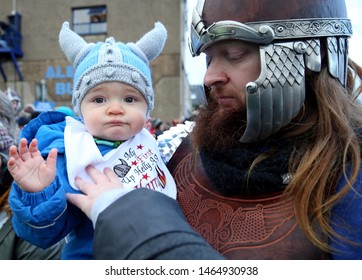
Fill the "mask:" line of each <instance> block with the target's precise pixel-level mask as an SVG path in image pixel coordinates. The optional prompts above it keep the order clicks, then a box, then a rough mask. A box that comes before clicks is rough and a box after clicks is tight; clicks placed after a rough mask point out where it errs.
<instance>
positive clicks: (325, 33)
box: [70, 0, 362, 259]
mask: <svg viewBox="0 0 362 280" xmlns="http://www.w3.org/2000/svg"><path fill="white" fill-rule="evenodd" d="M351 35H352V26H351V22H350V20H349V19H348V16H347V11H346V5H345V1H344V0H327V1H325V0H323V1H322V0H295V1H287V0H255V1H249V0H231V1H228V2H227V5H225V1H222V0H200V1H198V2H197V4H196V7H195V9H194V11H193V17H192V26H191V36H190V37H191V40H190V46H191V52H192V54H193V55H194V56H197V55H199V54H200V53H205V54H206V63H207V71H206V73H205V77H204V87H205V94H206V97H207V105H206V106H204V107H203V108H201V109H200V111H199V114H198V115H197V117H196V119H195V123H192V122H191V123H188V122H186V123H185V124H178V125H177V126H176V127H172V128H170V130H168V131H167V132H165V133H164V134H162V135H160V136H159V137H158V143H159V146H160V148H161V151H162V153H163V154H164V155H166V157H167V158H166V160H167V159H169V161H168V164H167V166H168V168H169V169H170V170H171V172H172V175H173V176H174V178H175V181H176V185H177V200H178V202H179V205H180V207H181V209H182V210H183V213H184V215H185V216H186V219H187V220H188V221H189V223H190V225H191V226H192V227H193V228H194V229H195V231H197V232H198V233H199V234H200V235H201V236H202V237H204V238H205V239H206V240H207V241H208V242H209V243H210V244H211V245H212V246H213V248H214V249H215V250H216V251H218V252H219V253H220V254H221V255H223V256H224V257H225V258H227V259H362V246H361V245H362V227H361V224H362V214H361V213H362V212H361V205H362V184H361V182H362V172H361V139H362V130H361V128H362V108H361V104H360V102H358V101H357V98H358V96H359V94H360V93H361V91H362V86H361V78H362V69H361V67H360V66H359V65H357V64H356V63H355V62H354V61H353V60H351V59H349V58H348V38H349V37H350V36H351ZM85 193H86V192H85ZM106 193H107V192H104V194H103V195H105V194H106ZM112 193H114V191H112ZM131 194H132V200H133V201H137V199H138V198H139V197H140V196H142V198H144V197H145V196H146V195H148V199H149V200H150V201H152V202H150V201H148V203H151V204H152V205H155V206H156V205H162V204H163V203H166V201H168V200H169V198H167V197H165V196H152V197H151V194H147V193H146V192H142V193H141V192H140V191H139V190H134V191H132V192H131V193H130V194H127V195H125V196H123V197H122V196H119V197H118V199H117V200H116V201H115V202H114V203H113V204H111V205H110V206H109V207H108V208H106V206H105V205H103V206H101V205H102V200H100V199H97V200H96V202H95V204H94V206H93V207H92V211H94V213H100V214H99V216H98V220H96V224H95V228H96V232H97V234H96V238H95V241H94V242H95V251H96V252H98V254H100V253H101V252H103V254H106V252H105V251H103V249H102V245H103V246H104V245H105V243H107V241H108V240H113V241H114V242H116V240H114V239H108V238H112V237H113V236H115V232H112V231H108V230H106V231H104V229H109V230H110V229H112V227H109V225H110V223H112V222H113V223H114V220H112V218H113V217H114V215H116V212H117V211H118V210H119V211H120V213H123V211H124V210H125V209H126V207H125V208H122V207H123V206H122V205H124V204H127V205H128V206H131V204H132V202H131V201H129V198H130V196H131ZM103 195H102V196H103ZM89 196H90V195H89V194H85V195H84V196H82V195H80V196H78V197H76V199H75V200H74V197H73V198H70V199H72V200H73V201H74V203H75V204H76V205H77V206H78V207H80V208H81V209H84V208H83V206H84V204H87V197H89ZM83 199H84V200H83ZM105 204H106V203H105ZM108 205H109V204H108ZM178 207H179V206H178V205H173V208H172V209H170V208H171V207H170V208H169V209H168V211H167V213H168V215H170V216H168V217H171V216H172V215H175V212H177V211H178ZM103 209H105V210H103ZM129 209H130V208H128V210H129ZM98 210H100V211H98ZM144 212H145V211H144V209H143V211H142V209H140V210H139V211H137V213H134V216H135V217H138V219H134V220H137V223H139V224H140V227H141V225H142V223H144V222H145V221H144V219H143V217H144V216H143V213H144ZM94 213H93V215H94V216H95V217H96V216H97V215H96V214H94ZM168 217H164V219H165V220H166V219H167V218H168ZM165 222H167V221H165ZM168 222H169V223H170V224H171V222H170V221H168ZM132 226H133V227H134V228H136V225H132ZM97 227H98V230H97ZM115 228H117V225H114V227H113V230H114V229H115ZM185 229H186V226H185ZM117 233H119V231H117ZM135 239H136V238H135ZM130 240H132V239H131V238H130ZM158 241H159V242H161V241H160V240H158ZM118 242H119V243H118V245H119V246H118V247H117V249H118V250H125V251H127V250H131V251H127V254H126V257H127V256H129V254H130V252H132V251H134V250H136V248H129V247H128V245H127V244H124V243H123V242H122V240H118ZM129 242H131V241H129ZM112 246H114V243H113V244H112ZM151 248H153V247H151Z"/></svg>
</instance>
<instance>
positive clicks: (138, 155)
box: [64, 117, 176, 199]
mask: <svg viewBox="0 0 362 280" xmlns="http://www.w3.org/2000/svg"><path fill="white" fill-rule="evenodd" d="M64 145H65V154H66V158H67V172H68V180H69V184H70V185H71V187H72V188H74V189H76V190H78V188H77V187H76V186H75V183H74V179H75V177H76V176H78V177H81V178H82V179H84V180H86V181H89V182H92V179H91V178H90V177H89V176H88V174H87V173H86V171H85V167H86V166H88V165H94V166H95V167H96V168H97V169H98V170H100V171H102V172H103V169H104V168H105V167H110V168H112V169H113V171H114V172H115V173H116V174H117V175H118V177H119V178H120V181H121V182H122V183H123V186H124V188H125V189H127V188H128V189H136V188H149V189H152V190H156V191H159V192H162V193H164V194H166V195H168V196H170V197H172V198H174V199H176V185H175V181H174V180H173V178H172V176H171V174H170V172H169V171H168V169H167V167H166V165H165V164H164V162H163V161H162V158H161V155H160V152H159V150H158V147H157V143H156V140H155V139H154V137H153V136H152V135H151V134H150V133H149V132H148V130H147V129H145V128H144V129H143V130H142V131H141V132H139V133H138V134H137V135H135V136H134V137H132V138H131V139H129V140H127V141H125V142H124V143H122V144H121V145H120V146H119V147H118V148H115V149H112V150H110V151H109V152H108V153H107V154H105V155H104V156H102V154H101V152H100V151H99V149H98V147H97V145H96V143H95V142H94V139H93V136H92V135H91V134H90V133H89V132H88V131H87V130H86V127H85V125H84V124H83V123H81V122H80V121H77V120H76V119H73V118H72V117H66V127H65V130H64Z"/></svg>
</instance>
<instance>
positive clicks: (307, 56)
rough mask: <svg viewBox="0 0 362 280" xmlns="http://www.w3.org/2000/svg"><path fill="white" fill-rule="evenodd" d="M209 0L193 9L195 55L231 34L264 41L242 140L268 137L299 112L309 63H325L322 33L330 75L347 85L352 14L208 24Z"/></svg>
mask: <svg viewBox="0 0 362 280" xmlns="http://www.w3.org/2000/svg"><path fill="white" fill-rule="evenodd" d="M216 1H217V0H216ZM303 1H304V0H301V3H302V2H303ZM333 1H334V0H333ZM335 1H340V0H335ZM204 2H205V1H204V0H199V2H198V3H197V5H196V8H195V9H194V11H193V17H192V26H191V38H190V42H189V43H190V44H189V46H190V50H191V53H192V55H193V56H196V55H199V54H200V53H201V52H203V51H204V50H205V49H206V48H207V47H209V46H210V45H212V44H214V43H216V42H218V41H222V40H228V39H229V40H230V39H235V40H242V41H246V42H252V43H257V44H259V45H260V61H261V72H260V75H259V77H258V78H257V80H256V81H250V82H249V83H247V85H246V109H247V124H246V129H245V132H244V134H243V136H242V137H241V139H240V142H242V143H250V142H253V141H256V140H261V139H265V138H267V137H268V136H270V135H272V134H273V133H275V132H277V131H278V130H280V129H281V128H282V127H284V126H286V125H287V124H288V123H290V121H291V120H292V119H293V118H294V117H295V116H296V115H297V114H298V112H299V111H300V108H301V107H302V106H303V103H304V100H305V69H306V68H307V69H309V70H311V71H314V72H319V71H321V68H322V58H321V42H320V39H321V38H326V45H327V46H326V53H327V61H328V71H329V73H330V75H331V76H332V77H334V78H336V79H338V80H339V81H340V83H341V84H342V85H343V86H345V85H346V79H347V62H348V37H349V36H351V35H352V27H351V22H350V20H349V19H346V18H306V19H287V20H273V21H259V22H257V21H252V22H246V23H241V22H238V21H232V20H225V21H224V20H221V21H217V22H214V23H212V24H210V25H209V26H208V27H206V25H205V24H204V20H203V19H202V11H203V7H204ZM241 2H243V1H239V2H238V3H241Z"/></svg>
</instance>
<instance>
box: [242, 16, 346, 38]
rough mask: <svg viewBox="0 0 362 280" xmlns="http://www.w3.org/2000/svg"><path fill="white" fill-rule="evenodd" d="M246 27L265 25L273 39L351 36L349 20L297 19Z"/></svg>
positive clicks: (256, 23) (253, 24) (260, 23)
mask: <svg viewBox="0 0 362 280" xmlns="http://www.w3.org/2000/svg"><path fill="white" fill-rule="evenodd" d="M247 25H248V26H250V27H252V28H254V29H258V28H259V26H262V25H267V26H269V27H271V28H272V29H273V31H274V33H275V39H297V38H306V37H329V36H351V35H352V24H351V21H350V20H349V19H319V18H318V19H297V20H288V21H270V22H252V23H247Z"/></svg>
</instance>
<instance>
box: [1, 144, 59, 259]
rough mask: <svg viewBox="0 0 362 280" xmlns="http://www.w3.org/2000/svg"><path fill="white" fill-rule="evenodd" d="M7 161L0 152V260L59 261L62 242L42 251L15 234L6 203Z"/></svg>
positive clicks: (11, 180)
mask: <svg viewBox="0 0 362 280" xmlns="http://www.w3.org/2000/svg"><path fill="white" fill-rule="evenodd" d="M0 138H1V137H0ZM7 159H8V155H7V154H5V153H1V152H0V164H1V170H0V172H1V174H0V260H59V259H60V256H61V252H62V248H63V244H64V240H61V241H59V242H58V243H56V244H54V245H53V246H51V247H49V248H47V249H42V248H39V247H37V246H35V245H33V244H31V243H29V242H27V241H25V240H24V239H22V238H20V237H19V236H18V235H17V234H16V233H15V231H14V228H13V225H12V221H11V217H12V211H11V208H10V206H9V202H8V200H9V193H10V187H11V184H12V182H13V179H12V176H11V175H10V173H9V172H8V170H7V165H6V162H7Z"/></svg>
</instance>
